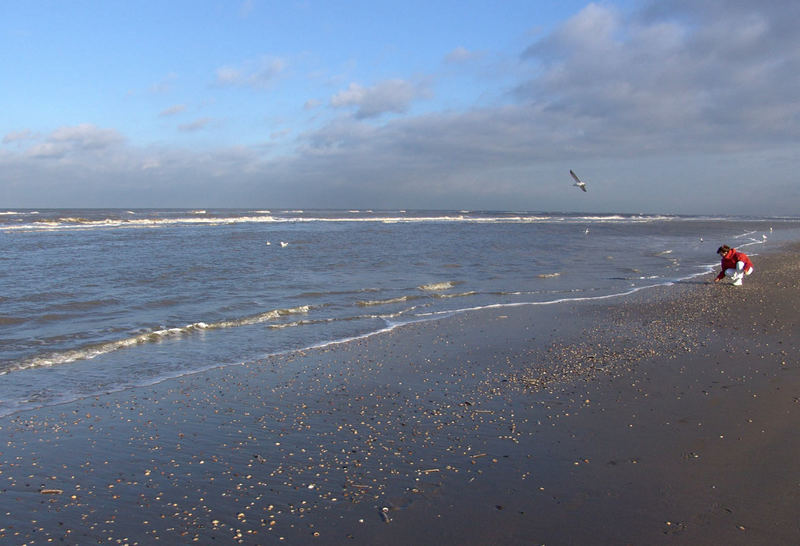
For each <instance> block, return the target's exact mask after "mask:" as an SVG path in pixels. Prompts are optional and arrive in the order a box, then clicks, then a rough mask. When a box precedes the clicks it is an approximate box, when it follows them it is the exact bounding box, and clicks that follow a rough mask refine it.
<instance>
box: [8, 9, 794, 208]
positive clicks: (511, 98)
mask: <svg viewBox="0 0 800 546" xmlns="http://www.w3.org/2000/svg"><path fill="white" fill-rule="evenodd" d="M750 4H753V5H750ZM799 15H800V5H799V4H798V3H797V2H794V1H793V0H792V1H789V0H786V1H775V0H772V1H769V0H767V1H764V2H759V3H754V2H746V1H743V0H706V1H704V2H693V1H690V0H659V1H655V2H652V3H651V2H648V1H644V0H643V1H634V0H630V1H616V2H595V3H589V2H580V1H534V0H527V1H507V2H488V1H487V2H471V1H460V2H455V1H449V0H448V1H437V2H422V1H420V2H416V1H411V2H381V1H372V2H323V1H316V0H306V1H302V0H300V1H296V2H295V1H291V0H289V1H285V2H268V1H266V0H246V1H228V2H222V1H220V2H211V1H197V0H196V1H192V2H189V1H168V2H164V1H159V2H156V1H135V2H122V1H107V2H106V1H103V2H101V1H93V2H89V1H71V2H60V1H52V2H44V1H35V0H32V1H26V2H11V1H3V2H1V3H0V51H2V53H0V82H2V84H0V105H2V110H3V115H2V116H0V207H5V208H14V207H32V208H37V207H84V206H92V207H158V206H164V207H177V206H185V207H258V208H270V207H303V208H316V207H326V208H327V207H331V208H441V209H463V208H467V209H505V210H522V209H524V210H561V211H595V212H612V211H619V212H668V213H736V214H748V213H753V214H798V211H800V207H798V205H800V190H798V189H797V179H796V176H795V173H796V172H797V171H798V161H797V159H796V156H797V155H798V154H797V153H796V149H797V144H798V137H800V98H799V97H800V76H798V74H800V37H798V34H797V32H795V29H794V23H793V21H796V20H797V17H798V16H799ZM569 169H574V170H575V171H576V172H578V173H579V175H581V176H582V178H584V179H585V180H586V182H587V184H588V187H589V192H587V193H586V194H583V193H582V192H578V191H577V188H574V187H571V186H570V183H571V181H570V179H569Z"/></svg>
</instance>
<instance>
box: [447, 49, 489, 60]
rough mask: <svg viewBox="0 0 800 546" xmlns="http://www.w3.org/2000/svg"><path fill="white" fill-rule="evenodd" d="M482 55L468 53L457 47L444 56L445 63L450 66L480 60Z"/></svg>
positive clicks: (466, 50) (472, 52)
mask: <svg viewBox="0 0 800 546" xmlns="http://www.w3.org/2000/svg"><path fill="white" fill-rule="evenodd" d="M481 56H482V55H481V54H480V53H476V52H474V51H469V50H468V49H466V48H464V47H460V46H459V47H457V48H455V49H454V50H453V51H451V52H450V53H448V54H447V55H445V58H444V60H445V62H446V63H450V64H457V63H464V62H468V61H472V60H474V59H478V58H480V57H481Z"/></svg>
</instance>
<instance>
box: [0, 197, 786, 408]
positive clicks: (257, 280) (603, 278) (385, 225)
mask: <svg viewBox="0 0 800 546" xmlns="http://www.w3.org/2000/svg"><path fill="white" fill-rule="evenodd" d="M796 239H800V219H789V218H723V217H713V218H712V217H684V216H648V215H575V214H561V213H516V212H503V213H498V212H467V211H444V212H442V211H277V210H276V211H263V210H261V211H257V210H205V211H190V210H137V211H127V210H98V209H92V210H39V211H18V210H17V211H2V212H0V248H2V252H0V331H2V335H0V374H2V375H0V415H6V414H9V413H12V412H14V411H17V410H20V409H24V408H29V407H36V406H41V405H50V404H56V403H59V402H63V401H66V400H71V399H75V398H77V397H82V396H89V395H92V394H96V393H100V392H107V391H113V390H119V389H123V388H127V387H131V386H135V385H143V384H148V383H152V382H157V381H160V380H163V379H165V378H168V377H175V376H180V375H183V374H186V373H193V372H196V371H199V370H202V369H207V368H210V367H217V366H224V365H228V364H236V363H241V362H247V361H253V360H258V359H261V358H264V357H265V356H267V355H270V354H275V353H280V352H286V351H292V350H297V349H302V348H308V347H312V346H319V345H324V344H327V343H332V342H337V341H341V340H348V339H352V338H357V337H360V336H365V335H370V334H372V333H375V332H379V331H381V330H384V329H388V328H393V327H396V326H397V325H400V324H404V323H407V322H412V321H419V320H431V319H435V318H437V317H441V316H447V315H449V314H452V313H456V312H464V311H466V310H470V309H476V308H484V307H489V306H504V305H539V304H551V303H552V304H558V302H562V301H574V300H581V299H595V298H600V297H609V296H613V295H624V294H628V293H631V292H632V291H637V290H642V289H646V288H647V287H650V286H655V285H663V284H669V283H671V282H674V281H677V280H682V279H688V278H692V277H695V276H698V275H703V274H705V273H708V272H709V271H710V270H711V269H712V268H716V267H717V266H718V260H717V257H716V255H715V250H716V248H717V247H718V246H719V245H720V244H722V243H727V244H730V245H732V246H736V247H738V248H742V249H744V250H745V251H746V252H748V253H749V254H751V255H757V254H758V252H761V251H763V249H764V248H765V247H766V246H768V245H772V244H776V243H778V242H781V241H787V240H796ZM757 267H758V266H757V260H756V269H757ZM623 297H624V296H623Z"/></svg>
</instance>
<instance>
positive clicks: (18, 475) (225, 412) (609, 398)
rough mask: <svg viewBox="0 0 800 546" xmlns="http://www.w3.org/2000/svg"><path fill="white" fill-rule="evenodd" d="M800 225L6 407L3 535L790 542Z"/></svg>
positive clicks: (798, 378)
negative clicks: (729, 266) (558, 285)
mask: <svg viewBox="0 0 800 546" xmlns="http://www.w3.org/2000/svg"><path fill="white" fill-rule="evenodd" d="M798 250H800V248H798V247H797V246H794V247H791V246H790V247H785V248H782V249H780V250H779V251H773V252H771V253H769V254H763V255H761V256H756V257H755V260H754V261H755V266H756V271H755V273H754V274H753V275H752V276H750V277H748V278H747V279H746V281H745V284H744V286H741V287H733V286H731V285H729V284H717V285H715V284H711V283H710V282H709V281H710V280H711V279H712V278H713V276H712V275H709V276H708V277H705V278H698V279H696V280H693V281H687V282H683V283H679V284H676V285H673V286H668V287H660V288H654V289H649V290H645V291H641V292H638V293H636V294H634V295H631V296H626V297H621V298H609V299H606V300H598V301H594V302H588V303H587V302H584V303H578V304H569V305H549V306H541V305H539V306H521V307H511V308H509V307H506V308H499V309H488V310H483V311H476V312H470V313H464V314H460V315H457V316H454V317H451V318H448V319H443V320H439V321H436V322H426V323H417V324H414V325H410V326H407V327H403V328H399V329H396V330H394V331H392V332H390V333H384V334H380V335H375V336H372V337H369V338H366V339H362V340H358V341H353V342H350V343H346V344H341V345H333V346H329V347H326V348H323V349H315V350H309V351H305V352H302V353H297V354H293V355H286V356H281V357H274V358H270V359H268V360H266V361H264V362H262V363H258V364H248V365H240V366H229V367H226V368H221V369H216V370H211V371H208V372H203V373H198V374H195V375H191V376H187V377H183V378H179V379H174V380H169V381H165V382H162V383H159V384H157V385H153V386H150V387H142V388H137V389H132V390H128V391H124V392H118V393H109V394H107V395H104V396H99V397H93V398H90V399H85V400H81V401H77V402H72V403H68V404H63V405H60V406H57V407H51V408H45V409H41V410H37V411H28V412H24V413H19V414H16V415H12V416H9V417H7V418H4V419H1V420H0V434H2V440H3V441H2V444H0V512H1V513H2V516H3V519H2V520H0V542H2V543H4V544H5V543H8V544H46V543H48V542H51V541H52V542H55V543H62V544H89V543H101V542H102V543H119V544H153V543H155V542H156V541H158V542H160V543H166V544H189V543H199V544H227V543H243V544H273V543H275V544H277V543H281V542H283V543H287V544H306V543H314V542H316V543H319V544H387V545H395V544H397V545H400V544H403V545H406V544H437V543H438V544H464V545H468V544H550V545H553V544H798V543H800V511H798V508H797V507H798V505H799V504H800V502H798V501H800V464H799V463H798V462H797V456H798V453H800V434H797V427H798V425H800V359H798V357H797V349H798V347H797V345H798V339H800V328H798V323H797V318H798V312H797V309H798V308H800V297H799V296H798V293H799V292H798V288H800V260H798V259H797V258H796V256H797V252H798Z"/></svg>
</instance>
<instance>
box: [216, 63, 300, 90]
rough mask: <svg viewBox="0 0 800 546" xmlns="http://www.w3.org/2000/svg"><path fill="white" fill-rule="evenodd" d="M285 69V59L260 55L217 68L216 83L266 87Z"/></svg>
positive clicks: (258, 87)
mask: <svg viewBox="0 0 800 546" xmlns="http://www.w3.org/2000/svg"><path fill="white" fill-rule="evenodd" d="M285 69H286V61H284V60H283V59H279V58H277V57H262V58H261V59H258V60H256V61H247V62H244V63H242V64H241V65H238V66H223V67H220V68H218V69H217V78H216V83H217V85H222V86H242V87H253V88H256V89H266V88H269V87H270V86H272V85H273V84H274V83H275V80H276V79H277V78H278V77H279V76H280V75H281V73H282V72H283V71H284V70H285Z"/></svg>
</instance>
